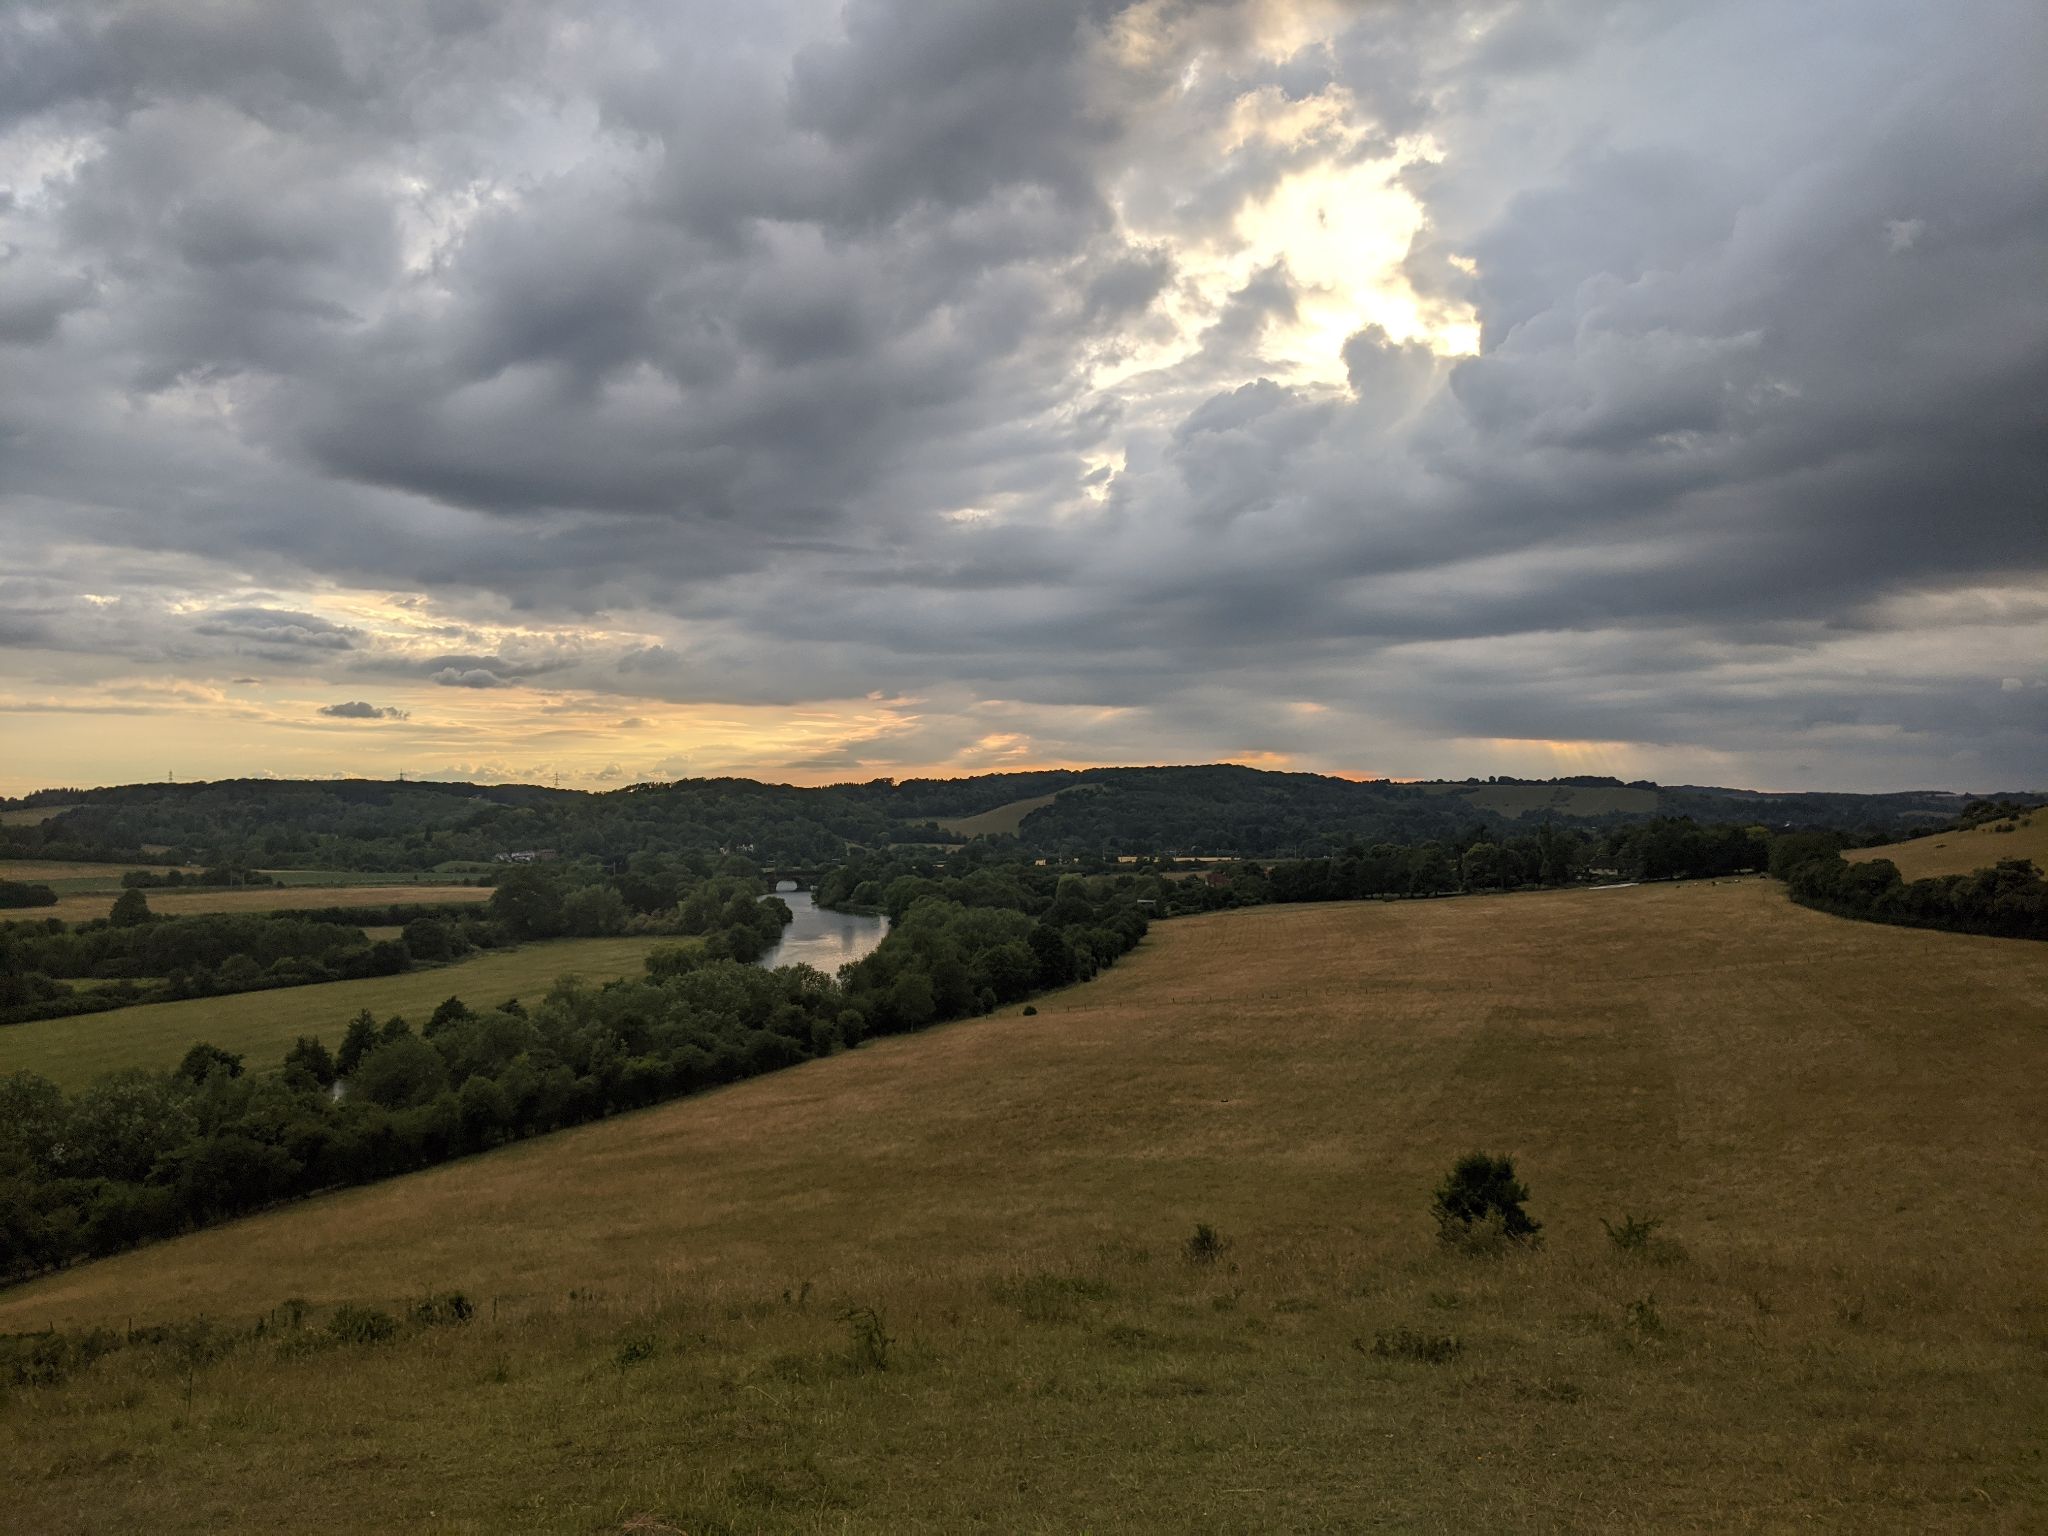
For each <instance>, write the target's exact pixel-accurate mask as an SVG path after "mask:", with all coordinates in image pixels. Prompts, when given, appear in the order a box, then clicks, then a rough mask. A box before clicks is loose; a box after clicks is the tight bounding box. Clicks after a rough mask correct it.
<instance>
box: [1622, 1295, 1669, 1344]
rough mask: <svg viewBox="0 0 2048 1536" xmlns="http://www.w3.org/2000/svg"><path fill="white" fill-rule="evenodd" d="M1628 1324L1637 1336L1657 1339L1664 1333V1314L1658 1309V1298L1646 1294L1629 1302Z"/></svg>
mask: <svg viewBox="0 0 2048 1536" xmlns="http://www.w3.org/2000/svg"><path fill="white" fill-rule="evenodd" d="M1627 1312H1628V1325H1629V1328H1630V1329H1631V1330H1632V1331H1633V1332H1634V1333H1635V1335H1636V1337H1637V1338H1642V1339H1656V1338H1662V1337H1663V1335H1664V1314H1663V1313H1661V1312H1659V1311H1658V1310H1657V1298H1656V1297H1655V1296H1654V1295H1652V1296H1645V1297H1643V1298H1642V1299H1641V1300H1640V1301H1632V1302H1630V1303H1629V1304H1628V1308H1627Z"/></svg>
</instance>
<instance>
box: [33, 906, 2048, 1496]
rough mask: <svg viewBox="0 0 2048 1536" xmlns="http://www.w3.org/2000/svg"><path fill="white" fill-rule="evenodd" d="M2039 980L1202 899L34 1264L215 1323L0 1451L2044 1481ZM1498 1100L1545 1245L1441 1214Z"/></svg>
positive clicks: (1835, 1487) (165, 1477) (1912, 1485)
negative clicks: (612, 1113) (1470, 1240)
mask: <svg viewBox="0 0 2048 1536" xmlns="http://www.w3.org/2000/svg"><path fill="white" fill-rule="evenodd" d="M2044 999H2048V951H2044V950H2042V949H2041V948H2040V947H2039V946H2031V945H2023V944H2015V943H2009V942H2001V941H1997V940H1988V939H1975V938H1968V937H1962V936H1957V935H1949V934H1939V933H1926V932H1916V931H1907V930H1900V929H1893V928H1884V927H1878V926H1875V925H1869V924H1858V923H1852V922H1845V921H1840V920H1836V919H1832V918H1828V917H1825V916H1822V915H1819V914H1816V913H1813V912H1809V911H1805V910H1803V909H1800V908H1797V907H1794V906H1792V905H1791V904H1790V903H1789V902H1787V901H1786V900H1785V898H1784V897H1783V895H1782V894H1781V892H1780V891H1779V890H1778V888H1777V887H1776V886H1774V885H1772V884H1769V883H1767V882H1761V881H1750V880H1745V881H1741V882H1727V883H1720V884H1714V883H1706V884H1693V885H1672V886H1658V887H1639V888H1635V889H1626V890H1614V891H1574V892H1569V893H1563V894H1538V895H1527V896H1502V897H1479V898H1471V899H1465V900H1459V901H1449V902H1407V903H1391V904H1382V903H1375V902H1363V903H1350V904H1345V905H1332V906H1320V907H1315V906H1310V907H1276V908H1260V909H1255V910H1251V911H1247V912H1241V913H1230V914H1219V915H1216V916H1212V917H1206V918H1195V919H1182V920H1176V921H1174V922H1171V923H1166V924H1161V925H1159V926H1157V927H1156V928H1155V929H1154V932H1153V936H1152V937H1151V938H1150V939H1148V940H1147V942H1146V945H1145V946H1144V948H1142V949H1141V950H1140V951H1139V953H1138V954H1136V955H1135V956H1133V957H1131V958H1130V959H1129V960H1127V961H1126V962H1125V963H1124V964H1123V965H1121V966H1119V967H1118V968H1116V969H1115V970H1113V971H1111V972H1109V973H1107V974H1106V975H1105V976H1104V977H1102V978H1101V979H1099V980H1097V981H1096V982H1094V983H1092V984H1090V985H1088V986H1085V987H1080V988H1075V989H1072V990H1069V991H1067V992H1064V993H1059V994H1055V995H1053V996H1051V997H1049V998H1044V999H1041V1000H1040V1001H1039V1003H1038V1005H1037V1007H1038V1011H1037V1013H1036V1015H1035V1016H1032V1017H1024V1016H1020V1015H1019V1013H1018V1012H1017V1011H1016V1010H1014V1009H1013V1010H1008V1011H1006V1012H1005V1013H1004V1014H1001V1015H998V1016H995V1017H991V1018H989V1019H985V1020H980V1021H975V1022H971V1023H965V1024H960V1025H954V1026H949V1027H945V1028H942V1029H939V1030H935V1031H933V1032H931V1033H928V1034H925V1035H921V1036H916V1037H905V1038H894V1039H888V1040H884V1041H880V1042H877V1043H873V1044H870V1045H869V1046H866V1047H863V1048H862V1049H860V1050H858V1051H854V1052H851V1053H845V1054H841V1055H838V1056H834V1057H831V1058H828V1059H825V1060H821V1061H818V1062H815V1063H812V1064H810V1065H808V1066H804V1067H801V1068H796V1069H793V1070H790V1071H786V1072H782V1073H779V1074H776V1075H773V1076H770V1077H767V1078H762V1079H756V1080H753V1081H750V1082H747V1083H744V1084H740V1085H736V1086H734V1087H732V1088H729V1089H725V1090H722V1091H719V1092H716V1093H713V1094H709V1095H705V1096H703V1097H700V1098H696V1099H691V1100H685V1101H681V1102H677V1103H672V1104H669V1105H666V1106H662V1107H659V1108H656V1109H652V1110H648V1111H644V1112H641V1113H636V1114H631V1115H624V1116H620V1117H618V1118H616V1119H613V1120H610V1121H607V1122H604V1123H601V1124H597V1125H592V1126H587V1127H584V1128H582V1129H580V1130H577V1131H572V1132H568V1133H565V1134H561V1135H558V1136H554V1137H549V1138H544V1139H541V1140H537V1141H532V1142H527V1143H522V1144H519V1145H516V1146H513V1147H510V1148H507V1149H504V1150H501V1151H499V1152H496V1153H492V1154H490V1155H487V1156H484V1157H481V1158H475V1159H471V1160H468V1161H465V1162H462V1163H459V1164H453V1165H449V1166H446V1167H443V1168H440V1169H437V1170H434V1171H431V1172H428V1173H425V1174H420V1175H415V1176H411V1177H407V1178H403V1179H398V1180H394V1181H391V1182H389V1183H385V1184H381V1185H377V1186H374V1187H370V1188H364V1189H358V1190H354V1191H350V1192H348V1193H344V1194H339V1195H335V1196H331V1197H325V1198H322V1199H320V1200H316V1201H313V1202H310V1203H306V1204H302V1205H299V1206H295V1207H291V1208H287V1209H282V1210H279V1211H276V1212H273V1213H270V1214H266V1215H262V1216H258V1217H255V1218H253V1219H249V1220H246V1221H243V1222H240V1223H236V1224H234V1225H231V1226H228V1227H223V1228H219V1229H214V1230H210V1231H206V1232H203V1233H200V1234H197V1235H195V1236H192V1237H188V1238H184V1239H180V1240H177V1241H174V1242H169V1243H165V1244H161V1245H159V1246H156V1247H154V1248H150V1249H146V1250H142V1251H139V1252H135V1253H132V1254H129V1255H126V1256H123V1257H120V1258H116V1259H113V1260H109V1261H105V1262H102V1263H97V1264H92V1265H88V1266H84V1267H81V1268H77V1269H74V1270H70V1271H67V1272H64V1273H61V1274H57V1275H53V1276H50V1277H47V1278H45V1279H43V1280H40V1281H37V1282H35V1283H33V1284H30V1285H27V1286H24V1287H20V1288H18V1289H15V1290H13V1291H10V1292H6V1293H4V1294H0V1328H6V1329H13V1330H29V1329H42V1328H47V1327H50V1326H52V1325H56V1326H59V1327H63V1328H72V1329H75V1328H78V1327H80V1326H84V1325H93V1324H105V1325H112V1326H113V1327H115V1328H116V1329H121V1328H125V1327H127V1326H129V1325H130V1324H131V1323H133V1324H136V1325H141V1324H146V1323H172V1322H175V1321H177V1320H180V1319H189V1318H192V1317H194V1316H196V1315H199V1314H205V1315H206V1316H208V1317H211V1318H212V1319H214V1320H215V1323H214V1325H213V1328H212V1331H208V1332H194V1331H193V1330H192V1329H191V1328H190V1327H189V1326H187V1327H181V1328H179V1329H178V1330H176V1331H174V1332H172V1333H170V1334H166V1335H163V1336H161V1337H158V1336H154V1335H148V1334H144V1335H139V1336H138V1339H137V1342H135V1343H133V1344H131V1345H128V1346H126V1347H124V1348H121V1349H119V1350H117V1351H116V1352H115V1353H113V1354H112V1355H109V1356H107V1357H106V1358H104V1359H102V1360H100V1361H99V1362H98V1363H97V1364H95V1365H92V1366H89V1367H86V1368H83V1369H80V1370H79V1371H77V1372H76V1374H73V1375H71V1376H70V1377H69V1379H68V1380H63V1381H60V1382H58V1383H57V1384H55V1385H47V1386H39V1387H31V1388H22V1389H18V1390H15V1391H13V1392H11V1393H9V1395H8V1396H7V1398H6V1399H5V1401H4V1403H0V1468H4V1472H0V1475H4V1476H5V1477H6V1479H7V1481H8V1484H9V1486H10V1489H11V1490H12V1493H11V1499H12V1507H13V1517H14V1518H15V1519H16V1520H17V1521H19V1522H20V1523H21V1524H22V1525H23V1526H24V1527H25V1528H29V1529H35V1530H39V1531H52V1532H68V1531H87V1530H100V1529H106V1528H108V1527H110V1526H112V1527H116V1528H140V1527H147V1528H150V1529H153V1530H164V1531H178V1530H238V1529H259V1528H261V1529H275V1528H278V1527H279V1526H287V1527H290V1528H293V1529H299V1530H308V1531H320V1530H340V1529H357V1528H369V1527H376V1528H385V1529H389V1528H412V1529H428V1530H439V1531H449V1532H454V1531H496V1530H506V1529H533V1530H541V1529H546V1530H560V1529H574V1530H592V1531H621V1532H623V1531H634V1532H642V1533H652V1532H661V1531H692V1532H694V1531H706V1530H728V1531H766V1530H775V1531H786V1530H818V1531H823V1530H833V1531H918V1530H930V1531H940V1530H959V1529H965V1528H994V1529H1011V1530H1015V1529H1047V1530H1051V1529H1060V1530H1069V1529H1084V1528H1092V1529H1133V1528H1144V1529H1193V1528H1200V1529H1228V1530H1270V1529H1360V1528H1366V1527H1372V1526H1387V1527H1394V1528H1403V1529H1431V1530H1450V1529H1491V1530H1536V1529H1557V1528H1561V1527H1568V1528H1572V1529H1578V1530H1641V1529H1667V1530H1708V1529H1716V1530H1719V1529H1740V1528H1748V1529H1757V1528H1784V1527H1790V1526H1795V1525H1796V1526H1815V1527H1819V1528H1824V1529H1842V1530H1855V1529H1868V1528H1871V1527H1873V1526H1890V1527H1900V1526H1910V1527H1913V1528H1916V1529H1942V1528H1956V1529H1961V1528H1972V1529H1985V1528H1989V1529H2012V1530H2018V1529H2023V1528H2026V1527H2028V1526H2029V1525H2030V1524H2032V1523H2033V1522H2034V1521H2035V1520H2036V1519H2037V1518H2038V1517H2039V1515H2040V1514H2041V1512H2042V1511H2043V1510H2044V1509H2048V1467H2044V1464H2043V1463H2042V1461H2041V1458H2040V1456H2039V1454H2038V1446H2037V1445H2036V1444H2035V1443H2034V1442H2035V1437H2034V1435H2033V1433H2032V1426H2033V1425H2036V1424H2039V1423H2040V1422H2042V1421H2043V1419H2044V1417H2048V1377H2044V1375H2043V1373H2042V1371H2041V1364H2040V1327H2041V1323H2040V1313H2039V1304H2038V1298H2039V1286H2038V1277H2039V1259H2040V1240H2039V1234H2038V1232H2037V1230H2036V1228H2035V1224H2034V1223H2032V1222H2030V1221H2028V1220H2027V1219H2026V1218H2025V1215H2024V1213H2026V1212H2028V1211H2031V1210H2032V1209H2034V1207H2035V1206H2036V1205H2037V1204H2038V1203H2039V1201H2040V1199H2041V1198H2042V1196H2043V1194H2044V1193H2048V1168H2044V1161H2043V1156H2042V1153H2041V1150H2040V1149H2041V1146H2042V1134H2041V1133H2042V1130H2043V1122H2042V1118H2041V1108H2040V1106H2041V1104H2042V1103H2043V1102H2044V1101H2048V1028H2044V1026H2048V1001H2044ZM1475 1147H1480V1148H1488V1149H1492V1150H1497V1151H1505V1152H1511V1153H1513V1154H1514V1156H1515V1158H1516V1160H1517V1165H1518V1169H1519V1171H1520V1173H1521V1174H1522V1176H1523V1177H1524V1178H1525V1179H1526V1180H1527V1181H1528V1183H1529V1184H1530V1186H1531V1188H1532V1195H1531V1198H1530V1208H1531V1210H1532V1212H1533V1213H1534V1214H1535V1215H1536V1216H1537V1217H1538V1218H1539V1219H1540V1220H1542V1221H1543V1223H1544V1224H1545V1225H1544V1232H1543V1237H1544V1243H1543V1246H1542V1247H1541V1248H1540V1249H1538V1250H1536V1251H1533V1252H1526V1253H1519V1254H1510V1255H1508V1256H1505V1257H1497V1258H1481V1257H1473V1256H1470V1255H1467V1254H1462V1253H1459V1252H1455V1251H1452V1250H1448V1249H1445V1248H1444V1247H1443V1246H1442V1245H1440V1244H1439V1243H1438V1242H1437V1241H1436V1240H1435V1238H1434V1236H1433V1231H1432V1227H1431V1223H1430V1220H1429V1215H1428V1205H1429V1195H1430V1190H1431V1188H1432V1186H1433V1184H1434V1183H1435V1181H1436V1180H1437V1179H1438V1178H1439V1177H1440V1176H1441V1174H1442V1173H1443V1171H1444V1169H1445V1168H1446V1167H1447V1166H1448V1165H1449V1163H1450V1162H1451V1160H1452V1159H1453V1158H1455V1157H1456V1156H1458V1155H1459V1154H1460V1153H1463V1152H1465V1151H1468V1150H1470V1149H1472V1148H1475ZM1625 1215H1635V1216H1640V1217H1655V1218H1661V1219H1662V1220H1663V1223H1664V1225H1662V1226H1661V1227H1659V1228H1657V1229H1655V1234H1654V1240H1653V1241H1651V1242H1648V1243H1645V1244H1643V1245H1641V1246H1640V1247H1639V1248H1638V1249H1637V1250H1635V1251H1633V1252H1630V1251H1623V1250H1621V1249H1619V1248H1618V1247H1617V1246H1616V1244H1615V1243H1613V1242H1611V1241H1610V1239H1609V1237H1608V1235H1607V1232H1606V1230H1605V1229H1604V1228H1603V1222H1615V1223H1619V1222H1620V1221H1621V1219H1622V1218H1623V1217H1624V1216H1625ZM1197 1223H1209V1224H1211V1225H1212V1226H1213V1227H1214V1229H1215V1230H1216V1232H1218V1233H1219V1234H1220V1241H1221V1243H1222V1245H1223V1246H1222V1248H1221V1252H1220V1255H1219V1256H1216V1257H1213V1258H1209V1259H1206V1260H1205V1259H1204V1258H1203V1257H1202V1254H1203V1253H1204V1252H1206V1251H1207V1250H1201V1251H1197V1252H1196V1254H1195V1255H1194V1256H1193V1257H1190V1256H1189V1254H1188V1253H1187V1252H1186V1251H1184V1247H1183V1244H1184V1240H1186V1239H1187V1238H1188V1237H1189V1235H1190V1234H1191V1233H1192V1232H1193V1231H1194V1230H1195V1227H1196V1224H1197ZM449 1288H458V1289H460V1290H462V1291H463V1292H465V1293H466V1295H467V1296H468V1297H469V1298H470V1300H471V1302H472V1303H473V1304H474V1306H475V1307H476V1309H477V1310H476V1315H475V1316H474V1317H473V1319H472V1320H471V1321H470V1322H468V1323H467V1324H466V1325H463V1326H459V1327H427V1326H424V1325H419V1324H406V1325H404V1326H403V1327H401V1328H400V1329H399V1331H398V1333H397V1335H396V1336H395V1337H393V1338H390V1339H389V1340H387V1341H384V1342H347V1341H346V1339H345V1338H342V1337H340V1336H330V1333H329V1331H328V1328H327V1324H328V1321H329V1319H330V1318H331V1317H333V1316H335V1315H336V1314H335V1313H334V1308H335V1307H336V1306H337V1304H339V1303H343V1302H351V1303H359V1304H367V1305H373V1306H380V1307H389V1308H397V1309H403V1307H404V1306H405V1305H406V1304H407V1303H408V1302H409V1301H410V1300H411V1299H412V1298H417V1297H419V1296H421V1295H423V1294H424V1293H427V1292H429V1291H442V1290H446V1289H449ZM292 1297H302V1298H305V1300H306V1303H307V1304H308V1306H309V1307H310V1312H309V1313H307V1314H306V1316H305V1319H304V1321H303V1322H302V1323H300V1324H294V1322H293V1321H292V1319H293V1317H294V1316H296V1315H297V1314H295V1313H294V1312H293V1311H291V1310H290V1309H286V1310H284V1311H279V1310H277V1309H278V1308H279V1306H280V1304H281V1303H284V1302H285V1301H286V1300H287V1299H288V1298H292ZM259 1313H267V1315H268V1323H267V1325H266V1329H265V1331H264V1332H263V1333H262V1334H261V1335H260V1336H252V1335H250V1334H249V1332H248V1327H249V1324H250V1323H251V1322H252V1321H253V1320H254V1319H255V1318H256V1316H257V1315H258V1314H259ZM430 1315H431V1314H430ZM340 1316H341V1318H342V1325H341V1333H342V1334H347V1333H348V1332H349V1330H350V1329H351V1328H356V1326H357V1325H356V1324H354V1323H352V1322H349V1321H348V1319H350V1318H351V1317H354V1316H356V1314H340ZM230 1324H232V1325H233V1327H234V1328H235V1329H238V1330H240V1332H238V1333H237V1332H230V1331H227V1327H228V1325H230ZM360 1331H361V1330H360V1329H358V1333H360ZM181 1341H182V1342H181ZM195 1341H196V1342H195Z"/></svg>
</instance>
